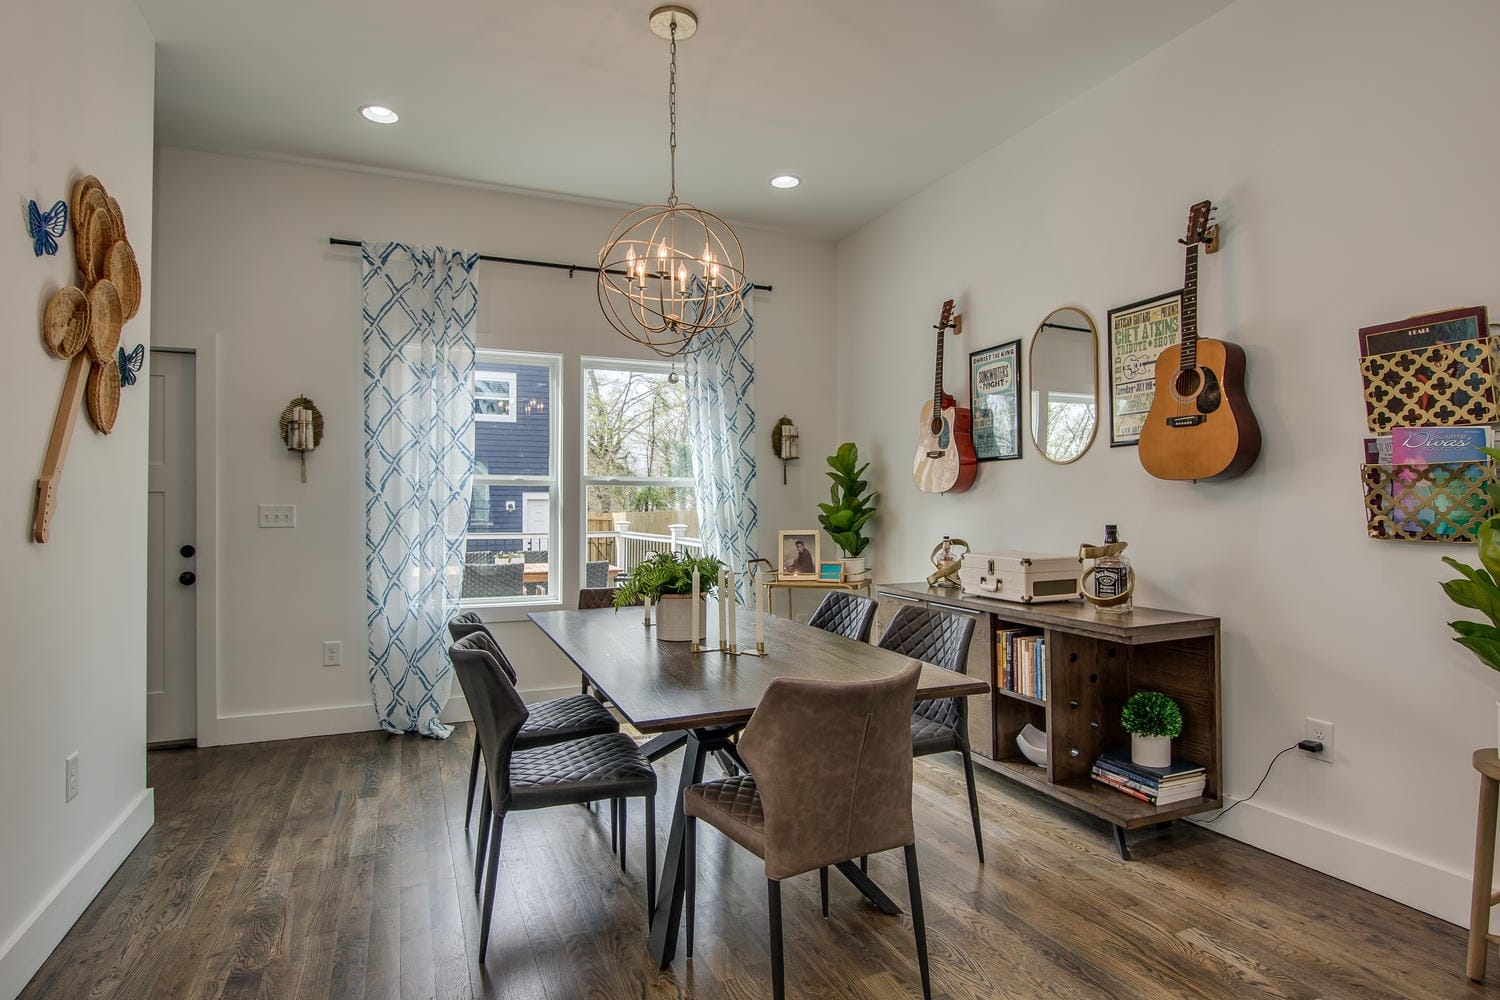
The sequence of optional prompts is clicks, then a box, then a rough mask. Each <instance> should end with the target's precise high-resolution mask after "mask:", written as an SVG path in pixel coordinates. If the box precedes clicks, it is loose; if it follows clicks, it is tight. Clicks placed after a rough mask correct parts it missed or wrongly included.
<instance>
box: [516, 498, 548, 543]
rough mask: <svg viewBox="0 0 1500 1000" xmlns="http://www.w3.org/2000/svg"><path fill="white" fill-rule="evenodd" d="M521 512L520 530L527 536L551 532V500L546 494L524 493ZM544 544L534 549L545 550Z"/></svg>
mask: <svg viewBox="0 0 1500 1000" xmlns="http://www.w3.org/2000/svg"><path fill="white" fill-rule="evenodd" d="M521 502H522V504H523V505H524V506H523V508H522V512H521V520H522V526H521V530H522V531H524V532H525V533H526V534H528V535H545V534H547V533H548V532H549V531H551V530H552V498H551V497H550V496H549V495H547V494H546V493H525V494H522V496H521ZM546 547H547V545H546V543H545V542H544V543H542V544H541V545H538V546H536V548H539V549H544V548H546Z"/></svg>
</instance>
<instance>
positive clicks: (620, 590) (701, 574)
mask: <svg viewBox="0 0 1500 1000" xmlns="http://www.w3.org/2000/svg"><path fill="white" fill-rule="evenodd" d="M720 565H721V564H720V562H719V560H717V559H714V558H711V557H708V556H692V555H688V554H687V553H686V552H657V553H654V554H653V555H651V556H650V557H649V558H647V559H645V560H643V561H642V562H640V563H639V564H637V565H636V567H635V569H633V570H631V571H630V575H629V576H628V577H626V578H625V581H624V582H623V583H621V584H620V585H619V586H618V587H616V588H615V610H616V611H618V610H620V609H621V608H628V607H631V606H633V605H635V604H639V603H641V602H643V601H650V602H651V603H652V604H654V605H656V637H657V638H658V639H662V640H664V641H666V642H687V641H688V640H690V639H691V638H692V637H693V636H692V631H693V626H692V621H693V608H692V603H691V602H692V599H693V570H695V569H696V570H697V571H698V600H699V602H700V604H699V607H698V629H699V635H698V638H699V639H702V638H703V635H704V633H705V632H706V631H707V626H708V615H707V614H706V613H705V608H704V606H703V604H702V603H701V602H702V601H703V598H704V597H706V596H707V595H708V594H709V593H710V592H711V591H712V590H713V589H714V584H715V583H717V582H718V579H719V567H720Z"/></svg>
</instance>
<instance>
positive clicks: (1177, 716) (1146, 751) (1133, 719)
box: [1120, 691, 1182, 767]
mask: <svg viewBox="0 0 1500 1000" xmlns="http://www.w3.org/2000/svg"><path fill="white" fill-rule="evenodd" d="M1120 725H1122V726H1124V727H1125V731H1126V732H1127V733H1129V734H1130V759H1131V760H1132V761H1133V762H1134V763H1137V764H1140V765H1141V766H1142V767H1171V766H1172V741H1173V740H1175V739H1176V738H1177V737H1179V736H1181V735H1182V709H1180V708H1178V707H1177V702H1175V701H1173V700H1172V699H1171V698H1168V697H1167V696H1166V695H1164V694H1162V693H1161V692H1160V691H1137V692H1136V693H1135V694H1133V695H1131V696H1130V697H1129V698H1127V699H1125V707H1124V708H1122V709H1121V710H1120Z"/></svg>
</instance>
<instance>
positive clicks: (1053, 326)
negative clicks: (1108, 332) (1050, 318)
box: [1042, 323, 1094, 333]
mask: <svg viewBox="0 0 1500 1000" xmlns="http://www.w3.org/2000/svg"><path fill="white" fill-rule="evenodd" d="M1042 326H1043V327H1045V328H1047V329H1049V330H1072V331H1073V332H1074V333H1093V332H1094V329H1093V327H1089V326H1069V325H1068V324H1066V323H1043V324H1042Z"/></svg>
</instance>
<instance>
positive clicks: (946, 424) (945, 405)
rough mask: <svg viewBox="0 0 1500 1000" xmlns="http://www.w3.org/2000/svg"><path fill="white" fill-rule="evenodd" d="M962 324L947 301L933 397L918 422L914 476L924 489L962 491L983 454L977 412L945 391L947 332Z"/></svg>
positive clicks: (939, 329)
mask: <svg viewBox="0 0 1500 1000" xmlns="http://www.w3.org/2000/svg"><path fill="white" fill-rule="evenodd" d="M950 327H951V328H952V330H953V332H954V333H955V334H957V333H958V332H959V331H960V329H961V328H962V327H961V325H960V323H959V321H958V320H957V319H955V318H954V316H953V300H952V299H949V300H948V301H947V302H944V303H943V314H942V316H940V317H939V318H938V322H937V327H936V329H937V369H936V371H935V373H934V375H933V377H932V398H931V399H929V400H928V401H927V402H925V403H923V404H922V416H921V419H920V421H919V422H918V426H917V456H916V459H915V460H914V461H913V462H912V465H911V478H912V479H913V480H914V481H915V482H916V484H917V489H919V490H921V491H922V492H924V493H962V492H963V491H964V490H967V489H968V488H969V487H970V486H973V485H974V477H975V476H976V475H977V474H978V473H979V456H978V455H976V454H975V453H974V437H973V426H974V414H973V411H972V410H970V409H969V408H968V407H967V406H959V405H958V403H957V401H956V400H954V398H953V397H952V396H950V395H948V394H947V393H946V392H944V391H943V334H945V333H947V332H948V330H949V328H950Z"/></svg>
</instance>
